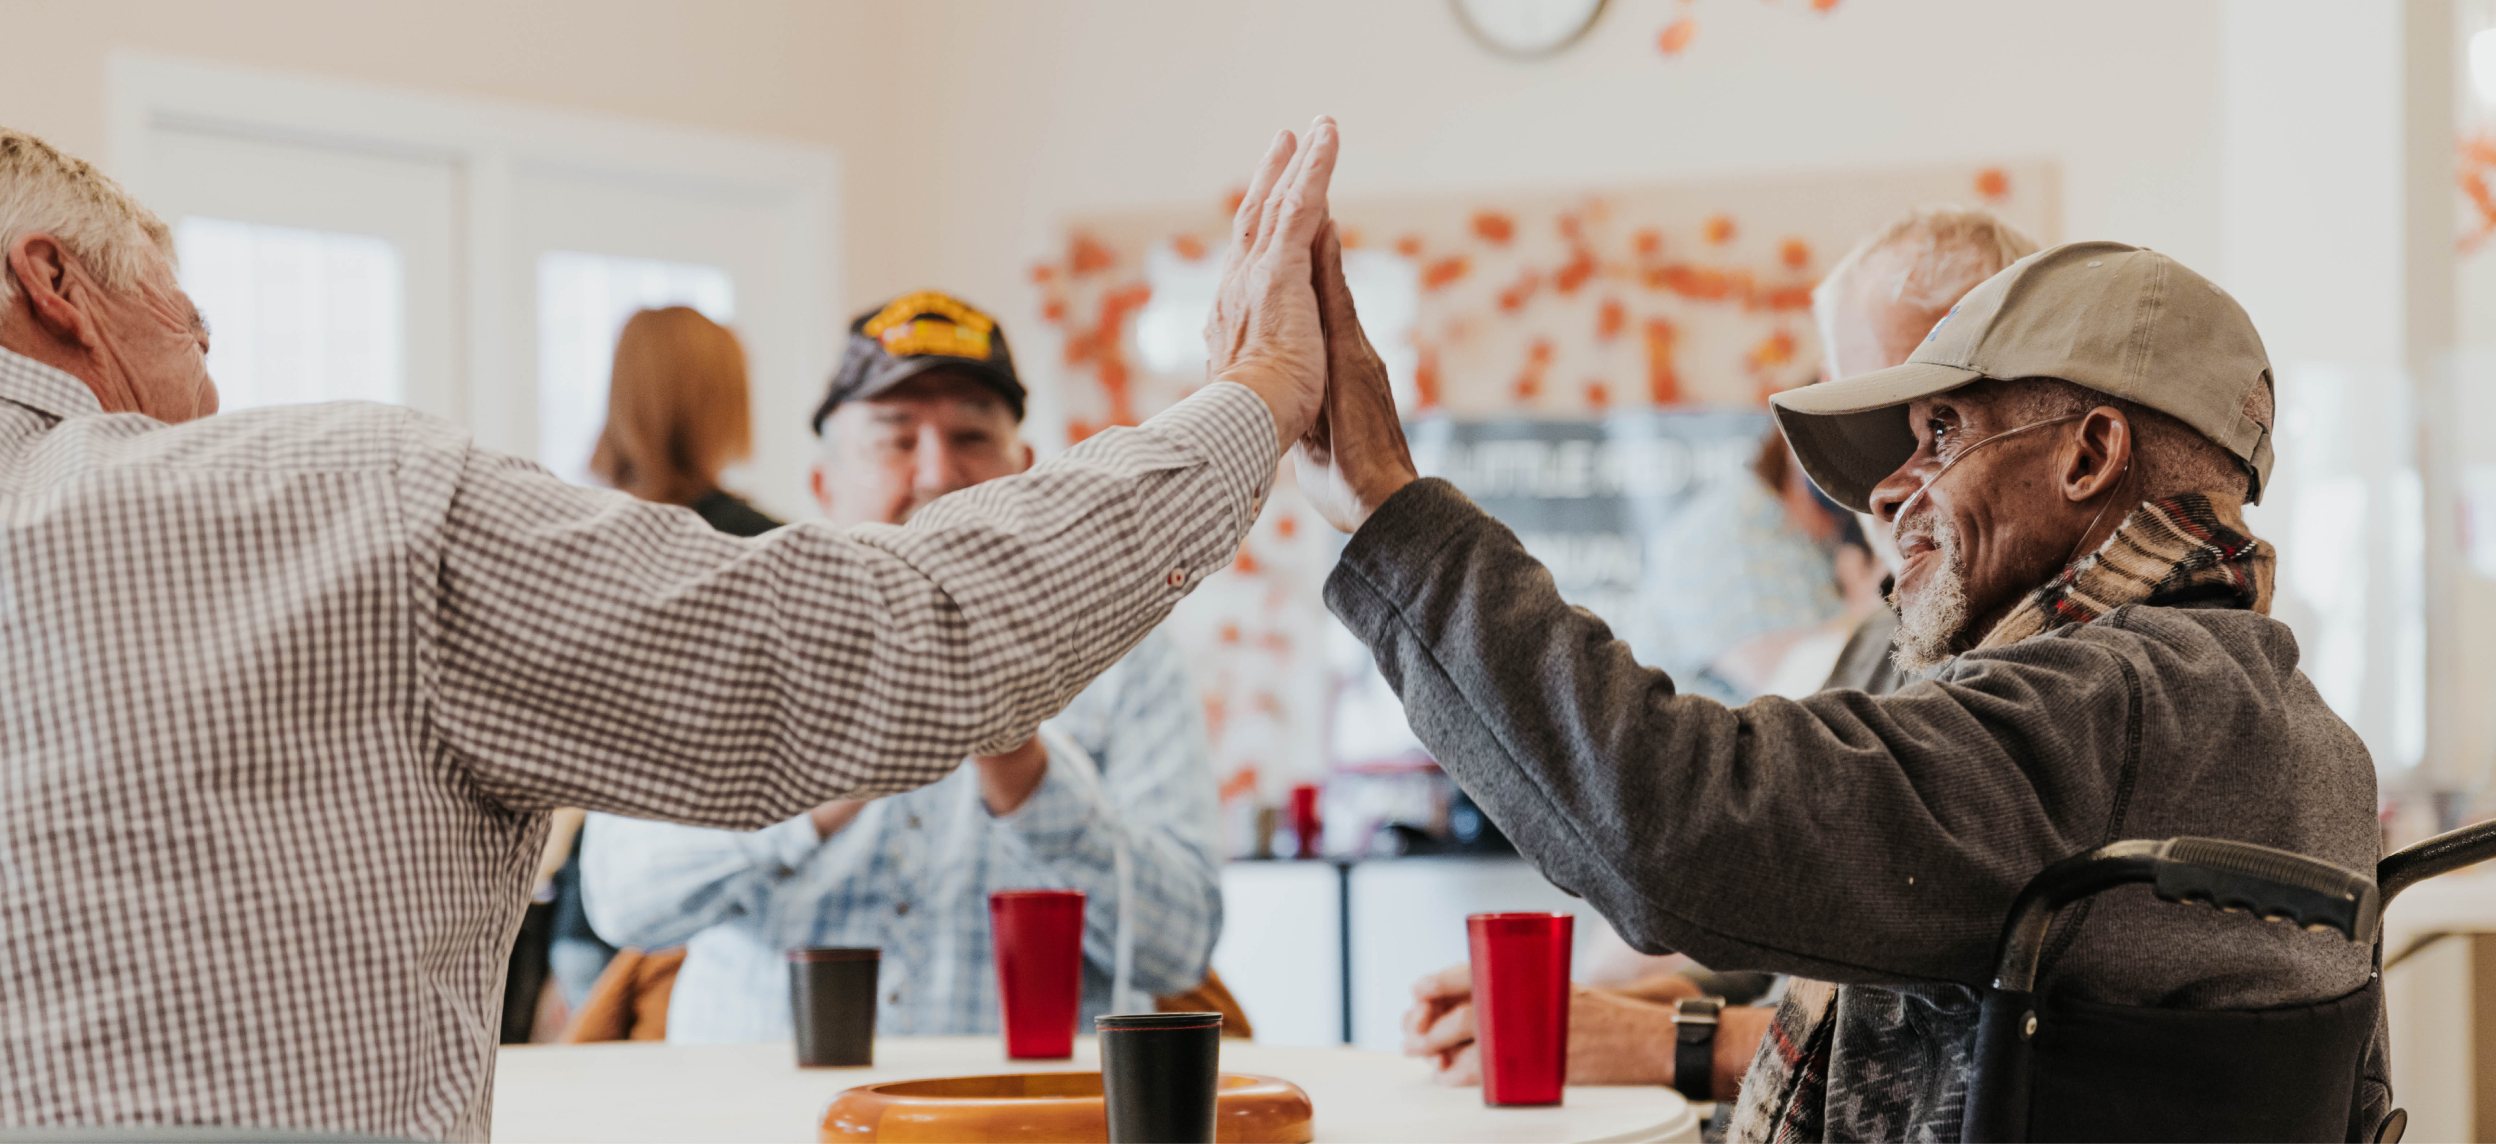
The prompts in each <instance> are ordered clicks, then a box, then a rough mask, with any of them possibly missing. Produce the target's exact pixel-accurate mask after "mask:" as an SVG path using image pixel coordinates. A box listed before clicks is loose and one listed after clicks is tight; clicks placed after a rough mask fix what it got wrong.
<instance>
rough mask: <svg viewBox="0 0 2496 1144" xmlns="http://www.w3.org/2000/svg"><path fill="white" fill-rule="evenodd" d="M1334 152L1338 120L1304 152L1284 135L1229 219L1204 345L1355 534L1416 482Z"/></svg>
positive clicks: (1324, 507) (1322, 502)
mask: <svg viewBox="0 0 2496 1144" xmlns="http://www.w3.org/2000/svg"><path fill="white" fill-rule="evenodd" d="M1335 148H1336V133H1335V121H1334V120H1332V119H1328V118H1325V117H1324V116H1320V117H1319V118H1318V120H1317V122H1316V123H1314V124H1311V125H1310V127H1309V139H1308V144H1307V145H1306V146H1301V145H1300V143H1299V141H1298V140H1296V139H1293V138H1292V135H1291V132H1288V131H1285V132H1282V133H1281V134H1279V135H1277V136H1276V137H1275V139H1274V146H1273V147H1272V148H1270V149H1268V150H1267V151H1266V153H1265V161H1264V162H1262V163H1259V164H1258V165H1257V173H1256V176H1255V177H1254V178H1253V179H1251V180H1250V181H1249V183H1248V193H1247V194H1246V195H1245V196H1243V197H1242V198H1241V199H1240V201H1239V213H1238V214H1237V215H1235V216H1234V217H1233V218H1232V219H1231V244H1230V248H1229V250H1228V251H1226V252H1225V253H1224V255H1223V257H1222V277H1221V282H1220V284H1219V285H1218V286H1217V287H1216V290H1215V293H1214V302H1213V316H1212V318H1210V319H1209V320H1207V322H1206V323H1205V348H1206V350H1207V351H1208V353H1209V355H1210V358H1211V374H1212V377H1213V378H1214V380H1216V381H1235V382H1238V383H1240V384H1242V385H1245V386H1247V387H1248V388H1250V389H1252V390H1255V391H1256V393H1257V395H1258V396H1259V397H1263V398H1264V399H1265V402H1266V405H1267V407H1268V408H1270V409H1272V410H1273V411H1274V426H1275V431H1276V433H1277V435H1278V440H1277V442H1276V445H1277V449H1278V451H1279V450H1283V449H1294V448H1295V446H1296V455H1295V457H1294V464H1295V466H1296V467H1297V469H1298V471H1299V474H1300V487H1301V490H1302V491H1303V492H1304V493H1306V494H1307V495H1308V498H1309V500H1310V502H1311V503H1312V504H1314V505H1315V506H1316V507H1317V511H1318V514H1319V515H1321V516H1323V517H1325V518H1326V520H1327V523H1330V524H1332V525H1334V526H1335V527H1336V528H1340V529H1342V530H1344V531H1345V532H1351V531H1353V530H1355V529H1357V528H1359V527H1360V526H1361V523H1362V522H1363V521H1366V520H1368V519H1369V514H1370V513H1371V512H1373V511H1375V510H1376V509H1377V507H1378V506H1379V504H1381V503H1382V502H1384V501H1385V500H1386V499H1387V498H1388V497H1390V496H1393V495H1395V492H1396V490H1397V489H1401V488H1403V487H1404V486H1405V485H1407V484H1410V483H1411V482H1413V481H1414V480H1416V479H1418V477H1417V474H1416V473H1415V472H1414V469H1413V458H1412V452H1411V450H1410V449H1409V448H1407V447H1406V445H1405V443H1404V426H1403V423H1402V422H1401V421H1399V420H1398V419H1397V417H1396V412H1395V395H1394V393H1393V392H1392V391H1391V390H1390V389H1389V388H1388V385H1387V367H1386V364H1385V363H1384V362H1382V361H1380V360H1379V358H1378V351H1377V350H1375V349H1373V348H1371V346H1370V344H1369V337H1368V335H1366V334H1364V333H1362V332H1361V320H1360V317H1359V316H1358V315H1357V314H1355V313H1354V312H1353V308H1352V289H1351V287H1350V286H1349V285H1348V284H1347V283H1346V282H1345V280H1344V277H1343V244H1342V243H1341V242H1340V241H1339V240H1338V239H1337V237H1336V235H1335V227H1334V223H1333V221H1332V220H1331V219H1330V218H1329V217H1328V214H1327V206H1326V188H1327V185H1328V183H1329V182H1330V181H1331V180H1332V179H1333V178H1334V173H1335Z"/></svg>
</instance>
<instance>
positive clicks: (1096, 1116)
mask: <svg viewBox="0 0 2496 1144" xmlns="http://www.w3.org/2000/svg"><path fill="white" fill-rule="evenodd" d="M1218 1083H1219V1085H1220V1087H1219V1089H1218V1090H1217V1092H1216V1096H1215V1098H1214V1122H1213V1123H1214V1126H1213V1138H1214V1139H1215V1140H1218V1141H1221V1142H1222V1144H1308V1142H1309V1141H1311V1140H1314V1139H1316V1129H1315V1124H1316V1111H1315V1109H1314V1108H1313V1107H1312V1106H1311V1105H1310V1104H1309V1094H1308V1093H1305V1092H1302V1091H1300V1086H1299V1085H1296V1084H1293V1083H1291V1082H1290V1081H1287V1080H1282V1079H1280V1078H1277V1077H1270V1076H1254V1075H1251V1074H1248V1073H1223V1074H1222V1078H1221V1080H1220V1081H1219V1082H1218ZM818 1139H821V1140H823V1141H825V1142H826V1144H834V1142H840V1144H849V1142H853V1141H855V1142H860V1144H863V1142H865V1141H870V1140H874V1141H959V1142H962V1144H984V1142H987V1141H1057V1140H1066V1141H1083V1142H1090V1141H1098V1142H1100V1144H1108V1141H1109V1114H1108V1112H1107V1111H1106V1110H1105V1107H1104V1105H1103V1104H1102V1102H1101V1074H1099V1073H1096V1072H1055V1073H1012V1074H1007V1075H1003V1076H954V1077H943V1078H940V1079H937V1080H897V1081H887V1082H886V1083H883V1084H869V1085H860V1086H859V1087H857V1088H853V1089H850V1090H848V1091H846V1092H843V1093H842V1094H840V1095H839V1096H836V1097H833V1098H832V1104H831V1106H830V1107H828V1108H825V1109H824V1110H823V1130H822V1133H821V1135H820V1136H819V1137H818Z"/></svg>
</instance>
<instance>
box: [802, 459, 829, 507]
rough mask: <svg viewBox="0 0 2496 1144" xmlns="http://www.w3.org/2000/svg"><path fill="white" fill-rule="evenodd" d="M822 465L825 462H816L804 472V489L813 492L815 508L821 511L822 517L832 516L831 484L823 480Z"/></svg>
mask: <svg viewBox="0 0 2496 1144" xmlns="http://www.w3.org/2000/svg"><path fill="white" fill-rule="evenodd" d="M824 464H825V462H823V461H820V460H818V461H816V462H815V463H814V465H813V466H811V467H810V468H808V469H807V470H806V487H807V488H808V489H811V490H813V492H814V494H815V507H816V508H817V509H819V510H821V511H822V513H823V515H825V516H830V515H832V483H831V482H829V481H826V480H824V479H823V466H824Z"/></svg>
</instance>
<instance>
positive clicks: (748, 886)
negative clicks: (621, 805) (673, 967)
mask: <svg viewBox="0 0 2496 1144" xmlns="http://www.w3.org/2000/svg"><path fill="white" fill-rule="evenodd" d="M583 832H584V833H583V837H582V840H581V898H582V905H583V906H584V907H586V909H587V911H588V913H589V925H590V928H591V929H594V930H597V931H598V936H599V937H602V938H605V939H606V940H607V942H608V943H609V944H612V945H617V946H633V947H637V948H640V949H666V948H668V947H670V946H678V945H683V944H684V943H685V942H687V941H689V940H692V938H693V935H694V934H696V933H699V932H701V931H702V930H704V929H707V928H709V927H711V926H714V925H717V924H719V923H721V922H724V921H728V920H729V919H731V918H735V917H739V916H742V915H745V914H748V913H760V912H762V910H763V908H764V905H765V904H766V902H767V901H768V899H769V897H770V895H771V891H772V889H773V888H774V887H776V886H777V885H779V884H780V883H781V882H783V881H785V880H787V879H788V878H790V877H792V876H793V875H795V874H796V872H797V870H798V868H799V867H800V866H802V865H804V864H805V862H806V859H807V858H808V857H810V856H812V855H813V854H814V852H815V849H816V847H817V845H818V844H819V843H818V839H817V838H816V836H815V824H814V820H812V819H810V818H808V817H807V816H805V815H802V814H801V815H799V816H797V817H795V818H792V819H790V820H788V821H787V822H783V823H780V824H779V825H777V826H773V827H770V828H768V829H764V830H757V831H751V832H748V831H736V830H708V829H704V828H702V827H698V826H678V825H676V824H675V823H672V822H649V821H645V820H642V819H633V818H617V817H615V816H614V815H610V814H593V815H590V816H589V821H588V823H587V825H586V826H584V827H583Z"/></svg>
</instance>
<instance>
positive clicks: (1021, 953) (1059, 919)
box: [988, 890, 1083, 1061]
mask: <svg viewBox="0 0 2496 1144" xmlns="http://www.w3.org/2000/svg"><path fill="white" fill-rule="evenodd" d="M988 923H989V929H990V931H991V932H992V933H993V934H994V936H995V938H996V943H997V1000H998V1002H999V1003H1000V1005H1001V1006H1002V1007H1003V1008H1004V1010H1005V1055H1006V1056H1007V1057H1008V1058H1011V1059H1013V1060H1036V1061H1060V1060H1065V1059H1066V1058H1068V1057H1071V1056H1073V1055H1075V1017H1076V1012H1077V1010H1079V1009H1080V1008H1082V1002H1083V891H1081V890H999V891H997V892H996V893H993V894H990V895H988Z"/></svg>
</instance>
